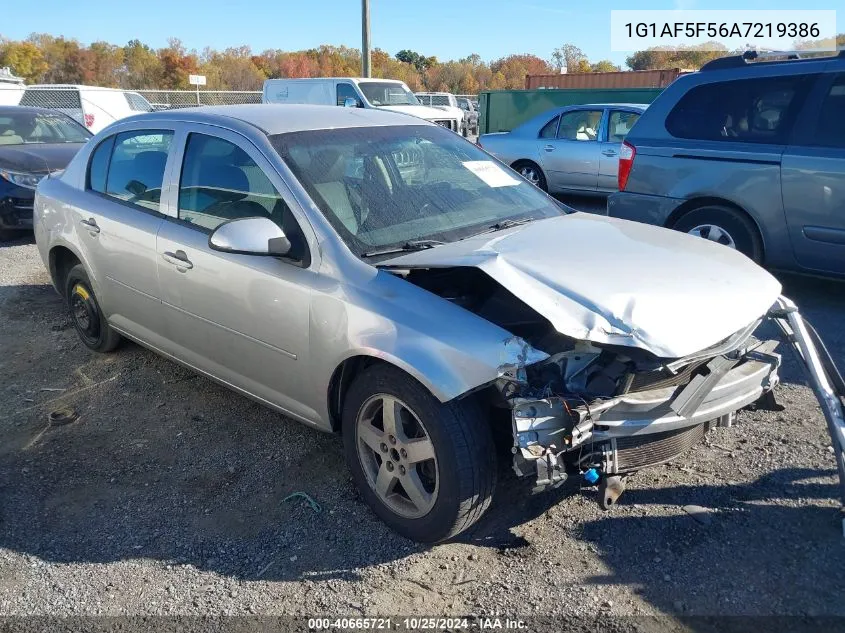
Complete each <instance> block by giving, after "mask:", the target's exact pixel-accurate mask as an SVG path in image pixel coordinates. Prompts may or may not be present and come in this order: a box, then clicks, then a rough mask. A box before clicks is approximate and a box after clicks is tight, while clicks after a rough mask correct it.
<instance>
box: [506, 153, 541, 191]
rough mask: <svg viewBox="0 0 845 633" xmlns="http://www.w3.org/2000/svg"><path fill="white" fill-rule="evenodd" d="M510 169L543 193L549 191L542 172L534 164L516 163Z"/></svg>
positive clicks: (526, 161)
mask: <svg viewBox="0 0 845 633" xmlns="http://www.w3.org/2000/svg"><path fill="white" fill-rule="evenodd" d="M512 167H513V169H514V170H515V171H516V172H518V173H519V175H520V176H522V177H523V178H525V179H526V180H527V181H528V182H530V183H531V184H532V185H535V186H537V187H539V188H540V189H542V190H543V191H548V190H549V189H548V186H547V184H546V176H545V175H544V174H543V170H542V169H540V167H539V166H538V165H536V164H535V163H532V162H531V161H529V160H523V161H517V162H516V163H514V164H513V165H512Z"/></svg>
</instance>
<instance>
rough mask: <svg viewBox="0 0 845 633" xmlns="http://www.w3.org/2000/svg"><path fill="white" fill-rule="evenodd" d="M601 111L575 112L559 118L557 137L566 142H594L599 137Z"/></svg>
mask: <svg viewBox="0 0 845 633" xmlns="http://www.w3.org/2000/svg"><path fill="white" fill-rule="evenodd" d="M601 115H602V111H601V110H576V111H575V112H566V113H564V114H562V115H561V116H560V125H559V126H558V128H557V137H558V138H559V139H563V140H566V141H595V140H596V139H597V138H598V136H599V126H600V125H601Z"/></svg>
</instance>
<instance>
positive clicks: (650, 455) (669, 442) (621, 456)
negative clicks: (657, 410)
mask: <svg viewBox="0 0 845 633" xmlns="http://www.w3.org/2000/svg"><path fill="white" fill-rule="evenodd" d="M705 427H706V423H705V424H699V425H697V426H691V427H686V428H683V429H677V430H675V431H665V432H663V433H654V434H651V435H631V436H629V437H620V438H617V439H616V472H619V473H625V472H630V471H632V470H639V469H640V468H645V467H647V466H654V465H656V464H662V463H663V462H668V461H669V460H670V459H674V458H675V457H677V456H678V455H680V454H681V453H683V452H685V451H688V450H689V449H690V448H692V447H693V446H695V445H696V444H698V443H699V442H700V441H701V440H702V439H703V438H704V434H705V433H706V428H705Z"/></svg>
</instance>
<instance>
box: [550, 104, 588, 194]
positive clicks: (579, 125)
mask: <svg viewBox="0 0 845 633" xmlns="http://www.w3.org/2000/svg"><path fill="white" fill-rule="evenodd" d="M602 114H603V111H602V110H573V111H570V112H564V113H563V114H562V115H561V117H560V123H559V124H558V128H557V136H556V137H555V138H545V139H544V138H541V139H539V142H540V166H541V167H542V168H543V171H544V172H545V174H546V179H547V181H548V186H549V191H564V190H576V191H595V190H596V186H597V183H598V175H599V157H600V155H601V154H600V151H601V144H600V143H599V134H600V132H601V120H602Z"/></svg>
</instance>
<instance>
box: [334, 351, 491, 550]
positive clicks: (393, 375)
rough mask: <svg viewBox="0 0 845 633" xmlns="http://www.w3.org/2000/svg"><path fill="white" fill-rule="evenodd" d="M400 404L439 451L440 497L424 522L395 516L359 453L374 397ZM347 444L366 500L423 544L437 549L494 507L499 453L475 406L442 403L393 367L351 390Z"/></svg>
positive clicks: (366, 375) (372, 373) (377, 370)
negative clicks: (361, 428) (364, 416)
mask: <svg viewBox="0 0 845 633" xmlns="http://www.w3.org/2000/svg"><path fill="white" fill-rule="evenodd" d="M382 394H383V395H385V396H388V397H394V398H398V399H400V400H401V401H402V402H403V403H404V404H405V405H407V407H408V408H409V409H410V410H411V411H412V412H413V414H414V415H415V416H417V418H418V419H419V421H420V422H421V423H422V425H423V426H424V427H425V431H426V432H427V434H428V439H430V441H431V443H432V444H433V448H434V455H435V457H436V470H437V473H436V475H437V478H438V486H439V488H438V492H437V495H436V500H435V501H434V504H433V506H432V507H431V509H430V510H429V511H428V513H427V514H425V515H424V516H421V517H419V518H407V517H403V516H401V514H399V513H397V512H394V510H393V509H391V508H390V507H389V506H388V505H387V503H386V502H385V501H383V500H382V498H381V497H380V496H379V494H378V493H377V492H376V491H375V490H374V489H373V488H372V487H371V485H370V483H369V481H368V479H367V475H366V474H365V472H364V466H363V465H362V462H361V457H360V452H359V450H358V441H359V440H358V433H357V425H358V419H359V414H361V413H362V411H363V407H364V406H365V405H366V404H367V403H368V402H370V401H371V400H372V398H373V397H374V396H377V395H382ZM342 423H343V443H344V448H345V453H346V461H347V463H348V465H349V468H350V470H351V472H352V479H353V480H354V482H355V485H356V486H357V487H358V490H359V491H360V493H361V496H362V497H363V498H364V500H365V501H366V502H367V504H368V505H369V506H370V507H371V508H372V510H373V511H374V512H375V513H376V514H377V515H378V517H379V518H380V519H381V520H382V521H384V522H385V523H386V524H387V525H388V526H389V527H390V528H392V529H393V530H395V531H396V532H398V533H399V534H401V535H402V536H404V537H406V538H409V539H411V540H412V541H417V542H420V543H436V542H439V541H443V540H446V539H448V538H451V537H453V536H455V535H456V534H459V533H460V532H463V531H464V530H466V529H467V528H469V527H470V526H471V525H472V524H473V523H475V522H476V521H477V520H478V519H479V518H481V516H482V515H483V514H484V512H485V511H486V510H487V508H488V507H489V505H490V502H491V500H492V498H493V489H494V488H495V485H496V453H495V449H494V446H493V441H492V437H491V434H490V428H489V426H488V425H487V421H486V420H485V419H484V416H483V414H482V412H481V409H480V407H478V406H476V405H475V404H474V403H472V402H470V401H468V400H463V401H452V402H448V403H445V404H444V403H441V402H440V401H439V400H437V399H436V398H435V397H434V396H432V395H431V393H429V391H428V390H427V389H426V388H425V387H423V386H422V385H421V384H420V383H418V382H417V381H416V380H414V379H413V378H412V377H410V376H409V375H408V374H406V373H404V372H402V371H401V370H399V369H397V368H395V367H392V366H389V365H373V366H371V367H369V368H368V369H366V370H365V371H364V372H363V373H361V374H360V375H359V376H358V377H357V378H356V379H355V380H354V382H353V383H352V384H351V385H350V387H349V391H348V392H347V396H346V399H345V401H344V404H343V420H342Z"/></svg>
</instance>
